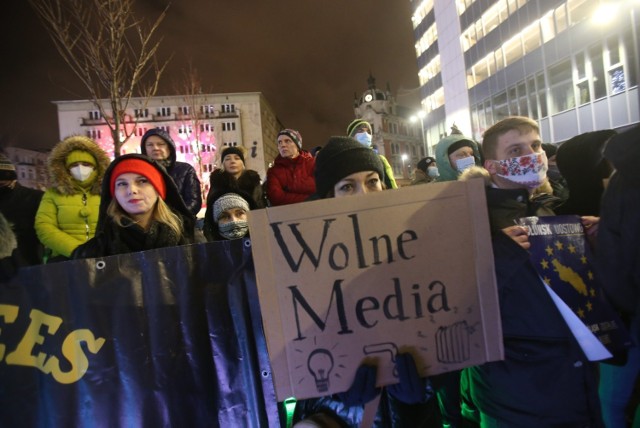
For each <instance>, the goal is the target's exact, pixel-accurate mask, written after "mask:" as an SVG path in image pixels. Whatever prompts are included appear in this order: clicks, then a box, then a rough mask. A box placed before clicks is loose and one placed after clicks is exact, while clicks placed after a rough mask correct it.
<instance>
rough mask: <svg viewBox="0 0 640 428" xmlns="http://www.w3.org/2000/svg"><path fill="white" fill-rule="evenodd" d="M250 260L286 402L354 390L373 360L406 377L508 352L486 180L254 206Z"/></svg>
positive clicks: (382, 377)
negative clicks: (403, 362) (399, 357)
mask: <svg viewBox="0 0 640 428" xmlns="http://www.w3.org/2000/svg"><path fill="white" fill-rule="evenodd" d="M249 223H250V230H251V237H252V251H253V259H254V263H255V266H256V278H257V281H258V293H259V296H260V306H261V308H262V316H263V323H264V327H265V334H266V336H267V344H268V349H269V356H270V358H271V363H272V368H273V372H274V382H275V388H276V394H277V397H278V399H279V400H283V399H285V398H287V397H290V396H295V397H296V398H298V399H304V398H310V397H317V396H322V395H327V394H331V393H334V392H339V391H344V390H346V389H347V388H348V387H349V385H350V384H351V382H352V380H353V376H354V374H355V372H356V369H357V367H358V365H359V364H360V363H361V362H362V361H363V360H364V359H365V358H369V359H374V360H376V361H377V364H378V384H379V385H385V384H392V383H397V382H398V380H397V377H396V376H395V374H394V360H395V356H396V354H397V353H398V352H405V351H406V352H411V353H412V354H413V356H414V359H415V360H416V363H417V365H418V370H419V373H420V374H421V376H428V375H433V374H437V373H442V372H445V371H451V370H457V369H461V368H463V367H466V366H470V365H474V364H480V363H483V362H485V361H493V360H498V359H501V358H502V356H503V350H502V335H501V326H500V314H499V309H498V299H497V292H496V285H495V273H494V266H493V256H492V250H491V239H490V234H489V224H488V218H487V209H486V202H485V191H484V187H483V183H482V182H481V181H480V180H472V181H469V182H454V183H441V184H430V185H428V186H414V187H410V188H403V189H399V190H393V191H385V192H377V193H372V194H368V195H363V196H352V197H347V198H336V199H325V200H321V201H314V202H305V203H302V204H296V205H289V206H284V207H276V208H268V209H266V210H259V211H255V212H251V213H250V216H249Z"/></svg>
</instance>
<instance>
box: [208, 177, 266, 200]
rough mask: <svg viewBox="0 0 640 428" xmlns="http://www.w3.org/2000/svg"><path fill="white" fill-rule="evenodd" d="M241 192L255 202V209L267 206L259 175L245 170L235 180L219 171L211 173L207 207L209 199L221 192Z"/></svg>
mask: <svg viewBox="0 0 640 428" xmlns="http://www.w3.org/2000/svg"><path fill="white" fill-rule="evenodd" d="M234 189H235V190H242V191H243V192H244V193H246V194H248V195H249V196H250V197H251V198H252V199H253V201H254V202H255V206H256V208H264V207H266V206H267V202H266V198H265V195H264V191H263V189H262V183H261V180H260V174H258V173H257V172H256V171H254V170H252V169H245V170H244V171H242V174H240V177H238V178H235V177H234V176H233V175H231V174H229V173H228V172H226V171H223V170H221V169H216V170H215V171H213V172H212V173H211V177H210V178H209V195H208V196H207V205H208V201H209V199H210V197H211V196H212V195H214V194H216V193H219V192H220V191H222V190H234Z"/></svg>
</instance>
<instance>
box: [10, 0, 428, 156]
mask: <svg viewBox="0 0 640 428" xmlns="http://www.w3.org/2000/svg"><path fill="white" fill-rule="evenodd" d="M164 7H166V2H164V1H158V0H145V1H138V2H137V8H138V13H137V17H145V16H147V17H148V19H147V21H153V20H155V18H156V17H157V16H158V14H159V13H160V12H161V11H162V10H163V9H164ZM0 19H1V25H0V32H1V33H0V35H1V40H2V42H1V46H2V48H1V49H2V50H1V54H2V55H1V57H2V65H1V66H0V93H1V94H2V102H1V103H0V118H1V121H0V145H4V146H18V147H25V148H34V149H47V148H50V147H51V146H52V145H53V144H55V143H56V142H57V141H58V140H59V138H58V137H59V135H58V124H57V114H56V108H55V106H54V105H53V104H51V101H53V100H71V99H86V98H87V97H88V95H87V93H86V91H85V90H84V88H83V87H82V85H81V84H80V83H79V82H78V80H77V79H76V78H75V76H73V75H72V73H71V72H70V71H69V69H68V68H67V66H66V64H64V63H63V61H62V59H61V58H60V56H59V54H58V53H57V51H56V50H55V47H54V45H53V43H52V42H51V40H50V38H49V35H48V34H47V33H46V32H45V30H44V27H43V26H42V24H41V23H40V22H39V21H38V19H37V17H36V15H35V12H33V11H32V10H31V9H30V6H29V5H28V2H27V1H26V0H20V1H11V2H7V4H5V5H4V10H3V13H2V14H0ZM159 34H161V35H162V37H163V41H162V44H161V47H160V52H159V57H160V59H166V58H168V57H171V62H170V63H169V66H168V68H167V70H166V71H165V73H164V74H163V77H162V84H161V87H160V90H159V91H158V93H157V95H173V94H176V89H175V88H176V87H177V84H178V81H179V80H180V79H181V78H182V75H183V70H185V69H186V68H187V67H188V64H189V62H191V64H192V65H193V68H194V69H196V70H197V72H198V73H199V75H200V77H201V79H202V86H203V92H205V93H225V92H253V91H256V92H262V93H264V95H265V97H266V98H267V101H268V102H269V103H270V104H271V106H272V107H273V108H274V110H275V112H276V114H277V115H278V118H279V119H280V121H281V122H282V124H283V125H284V126H286V127H291V128H295V129H298V130H300V132H301V134H302V138H303V143H304V146H305V147H306V148H310V147H314V146H316V145H323V144H324V143H325V142H326V140H327V139H328V137H329V136H331V135H336V134H343V133H344V132H345V128H346V125H347V124H348V123H349V122H350V121H351V120H352V119H353V117H354V112H353V99H354V94H358V96H359V95H360V94H361V93H362V92H363V91H364V90H365V89H366V88H367V78H368V76H369V73H371V74H373V76H374V77H375V78H376V79H377V80H376V86H377V87H378V88H380V89H386V87H387V84H389V85H390V87H391V91H392V93H393V94H394V95H396V96H397V100H398V102H399V103H400V104H403V105H406V106H408V107H412V108H416V109H417V108H418V106H419V103H418V90H417V86H418V77H417V71H418V70H417V65H416V58H415V50H414V43H415V42H414V39H413V30H412V26H411V4H410V2H409V0H400V1H397V0H396V1H390V0H322V1H300V0H269V1H264V0H262V1H260V0H232V1H228V0H226V1H221V0H188V1H185V0H183V1H176V2H174V3H173V4H172V5H171V6H170V8H169V10H168V15H167V17H166V19H165V20H164V21H163V23H162V25H161V27H160V31H159Z"/></svg>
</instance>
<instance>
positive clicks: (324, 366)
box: [307, 348, 333, 392]
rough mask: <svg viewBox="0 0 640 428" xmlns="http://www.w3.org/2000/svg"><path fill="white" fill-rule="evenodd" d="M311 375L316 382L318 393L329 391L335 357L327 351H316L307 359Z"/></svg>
mask: <svg viewBox="0 0 640 428" xmlns="http://www.w3.org/2000/svg"><path fill="white" fill-rule="evenodd" d="M307 368H308V369H309V373H311V375H312V376H313V379H314V380H315V381H316V389H317V390H318V392H326V391H327V390H328V389H329V375H330V374H331V370H333V355H331V352H329V351H327V350H326V349H322V348H320V349H315V350H314V351H313V352H311V353H310V354H309V358H308V359H307Z"/></svg>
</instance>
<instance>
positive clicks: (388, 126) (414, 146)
mask: <svg viewBox="0 0 640 428" xmlns="http://www.w3.org/2000/svg"><path fill="white" fill-rule="evenodd" d="M367 83H368V88H367V89H366V90H365V91H364V92H363V93H362V95H361V96H360V97H356V98H355V99H354V105H353V107H354V113H355V116H356V117H357V118H362V119H364V120H366V121H367V122H369V123H370V124H371V127H372V131H373V135H372V142H371V143H372V146H373V148H374V150H377V152H378V153H379V154H381V155H383V156H384V157H386V158H387V160H388V161H389V164H391V167H392V168H393V174H394V178H395V179H396V182H398V185H406V184H408V183H409V182H410V181H411V175H412V172H413V169H414V168H415V165H416V164H417V163H418V161H419V160H420V159H421V158H423V157H424V156H426V155H425V153H427V147H426V144H424V141H423V140H422V137H421V135H422V133H421V127H420V124H419V123H418V122H416V121H412V120H411V117H412V111H411V110H410V109H409V108H407V107H404V106H401V105H398V103H397V102H396V100H395V97H394V96H393V95H391V91H390V89H389V88H388V87H387V89H386V90H385V91H383V90H380V89H378V88H376V80H375V78H374V77H373V76H369V79H368V80H367Z"/></svg>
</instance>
